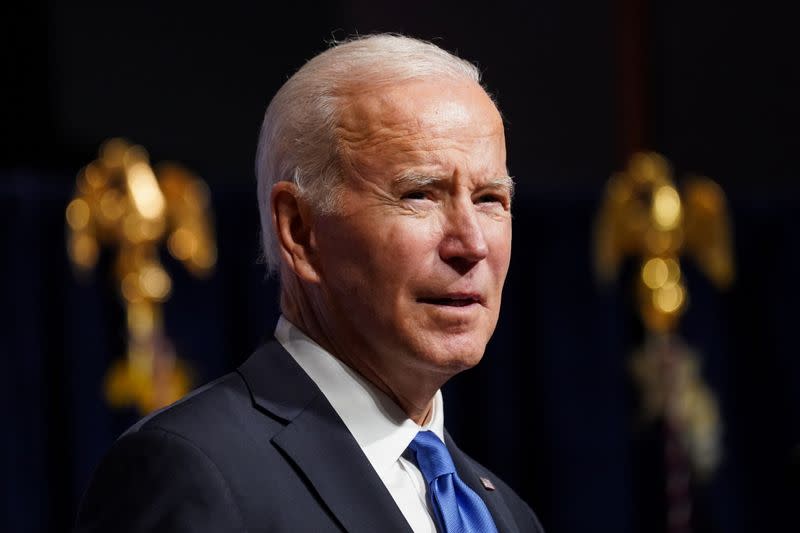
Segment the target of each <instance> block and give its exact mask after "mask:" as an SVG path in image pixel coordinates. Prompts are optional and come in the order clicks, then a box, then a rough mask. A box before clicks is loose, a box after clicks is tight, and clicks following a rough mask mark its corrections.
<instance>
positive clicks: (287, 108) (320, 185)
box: [256, 34, 480, 274]
mask: <svg viewBox="0 0 800 533" xmlns="http://www.w3.org/2000/svg"><path fill="white" fill-rule="evenodd" d="M426 78H437V79H441V78H450V79H464V80H467V81H472V82H475V83H478V84H480V72H479V71H478V69H477V68H476V67H475V65H473V64H472V63H469V62H468V61H465V60H463V59H460V58H458V57H456V56H454V55H452V54H450V53H449V52H446V51H445V50H442V49H441V48H439V47H438V46H436V45H434V44H431V43H429V42H425V41H420V40H417V39H412V38H410V37H405V36H402V35H396V34H378V35H370V36H365V37H358V38H354V39H352V40H348V41H345V42H342V43H338V44H336V45H335V46H333V47H332V48H329V49H328V50H326V51H324V52H322V53H321V54H319V55H317V56H316V57H314V58H312V59H311V60H309V61H308V62H307V63H306V64H305V65H303V66H302V67H301V68H300V70H298V71H297V72H296V73H295V74H294V75H293V76H292V77H291V78H289V80H288V81H287V82H286V83H284V84H283V86H282V87H281V88H280V90H278V92H277V93H276V94H275V97H274V98H273V99H272V101H271V102H270V104H269V107H267V111H266V113H265V115H264V122H263V124H262V126H261V135H260V137H259V139H258V152H257V155H256V177H257V182H258V209H259V212H260V214H261V234H262V244H263V247H264V259H265V262H266V264H267V269H268V272H269V273H270V274H274V273H275V272H277V270H278V267H279V264H280V260H279V253H278V241H277V236H276V235H275V229H274V228H273V227H272V210H271V206H270V194H271V191H272V187H273V185H275V183H277V182H279V181H289V182H293V183H294V184H295V185H297V188H298V190H299V191H300V194H301V195H302V196H303V197H304V198H306V199H307V200H308V201H309V202H310V203H311V205H312V206H314V208H315V209H318V210H319V211H320V212H323V213H330V212H335V210H336V208H337V203H338V194H337V193H338V190H339V187H338V186H339V184H340V183H341V179H342V172H341V165H340V161H339V156H338V145H339V143H338V139H337V138H336V133H335V131H336V127H337V124H338V120H339V110H340V109H341V107H342V105H341V102H342V100H343V99H345V98H346V97H347V95H348V93H350V94H352V92H353V91H354V90H358V89H359V88H375V87H381V86H390V85H396V84H399V83H403V82H407V81H412V80H417V79H426Z"/></svg>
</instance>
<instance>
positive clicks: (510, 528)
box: [445, 432, 519, 533]
mask: <svg viewBox="0 0 800 533" xmlns="http://www.w3.org/2000/svg"><path fill="white" fill-rule="evenodd" d="M445 444H446V445H447V449H448V451H449V452H450V455H451V456H452V458H453V464H455V466H456V470H457V471H458V476H459V477H460V478H461V480H462V481H463V482H464V483H466V484H467V485H468V486H469V488H471V489H472V490H473V491H475V493H476V494H477V495H478V496H480V497H481V499H482V500H483V501H484V502H485V503H486V507H488V508H489V512H490V513H492V518H494V524H495V526H497V531H498V532H499V533H516V532H517V531H519V530H518V529H517V527H515V525H514V524H515V522H514V519H513V516H512V515H511V511H510V510H509V509H508V506H507V505H506V502H505V501H504V500H503V496H502V495H501V494H500V491H499V490H487V489H486V487H484V486H483V483H482V482H481V480H480V476H479V475H478V472H476V471H475V469H474V468H473V466H472V465H471V464H470V460H469V458H468V457H467V455H466V454H465V453H464V452H462V451H461V450H460V449H459V448H458V446H456V445H455V443H454V442H453V439H452V438H450V435H449V434H448V433H447V432H445ZM490 481H494V480H490Z"/></svg>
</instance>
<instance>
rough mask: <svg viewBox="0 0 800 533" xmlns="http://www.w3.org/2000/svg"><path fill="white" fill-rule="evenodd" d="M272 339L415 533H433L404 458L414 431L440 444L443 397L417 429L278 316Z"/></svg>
mask: <svg viewBox="0 0 800 533" xmlns="http://www.w3.org/2000/svg"><path fill="white" fill-rule="evenodd" d="M275 338H276V339H277V340H278V342H280V343H281V345H283V347H284V348H285V349H286V351H287V352H289V354H291V356H292V357H293V358H294V360H295V361H296V362H297V364H298V365H300V367H301V368H302V369H303V370H304V371H305V372H306V374H308V375H309V377H311V379H312V380H313V381H314V383H316V384H317V386H318V387H319V389H320V390H321V391H322V393H323V394H324V395H325V397H326V398H327V399H328V401H329V402H330V404H331V405H332V406H333V408H334V410H335V411H336V412H337V413H338V415H339V416H340V417H341V419H342V421H343V422H344V424H345V426H347V429H348V430H350V433H352V434H353V437H355V439H356V442H358V445H359V446H360V447H361V450H362V451H363V452H364V455H366V457H367V460H369V462H370V464H371V465H372V468H374V469H375V472H376V473H377V474H378V477H380V478H381V481H383V484H384V485H386V488H387V489H388V490H389V493H390V494H391V495H392V498H394V501H395V502H396V503H397V506H398V507H399V508H400V511H401V512H402V513H403V516H405V518H406V520H407V521H408V523H409V525H410V526H411V529H413V530H414V531H415V533H436V525H435V524H434V522H433V518H432V516H431V512H430V509H429V506H428V503H427V499H426V491H427V487H426V484H425V480H424V478H423V477H422V473H421V472H420V471H419V469H418V468H417V466H416V465H415V464H414V463H413V462H411V461H409V460H407V459H406V458H405V457H403V452H405V450H406V448H407V447H408V445H409V444H410V443H411V441H412V440H413V439H414V437H415V436H416V434H417V432H418V431H421V430H430V431H433V432H434V433H435V434H436V435H437V436H438V437H439V438H440V439H442V441H444V410H443V404H442V393H441V391H437V392H436V395H435V396H434V398H433V408H432V411H431V416H430V418H429V420H428V423H427V424H426V425H425V426H419V425H417V423H416V422H414V421H413V420H411V419H410V418H408V416H407V415H406V414H405V412H403V411H402V410H401V409H400V408H399V407H398V406H397V405H396V404H395V403H394V402H393V401H392V400H390V399H389V397H388V396H386V394H384V393H383V392H382V391H380V390H379V389H378V388H376V387H375V386H374V385H372V383H370V382H369V381H367V380H366V379H364V378H363V377H362V376H361V375H359V374H358V373H356V372H355V371H354V370H353V369H351V368H350V367H349V366H347V365H346V364H344V363H343V362H341V361H340V360H339V359H337V358H336V357H334V356H333V355H331V354H330V353H328V352H327V351H325V350H324V349H323V348H322V347H321V346H320V345H318V344H317V343H316V342H314V341H313V340H311V339H310V338H309V337H308V336H307V335H305V334H304V333H303V332H302V331H300V330H299V329H298V328H297V327H296V326H295V325H293V324H292V323H291V322H289V321H288V320H287V319H286V318H285V317H283V316H281V317H280V319H279V320H278V325H277V326H276V327H275Z"/></svg>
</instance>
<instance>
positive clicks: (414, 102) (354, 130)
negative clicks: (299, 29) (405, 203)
mask: <svg viewBox="0 0 800 533" xmlns="http://www.w3.org/2000/svg"><path fill="white" fill-rule="evenodd" d="M338 134H339V140H340V143H341V148H342V152H343V155H344V156H345V159H347V160H350V162H352V163H353V164H354V165H358V164H369V163H370V162H375V160H379V161H380V164H381V165H383V166H391V165H392V164H393V163H396V164H398V165H401V164H409V163H419V164H426V163H431V164H434V163H436V162H438V161H441V162H444V163H446V162H447V161H449V160H451V159H453V158H455V159H463V161H464V162H470V161H472V162H476V163H477V162H479V161H478V160H480V161H482V162H483V163H484V164H486V165H491V166H497V165H498V164H500V165H501V166H503V167H504V166H505V138H504V134H503V123H502V119H501V118H500V114H499V112H498V111H497V108H496V107H495V105H494V103H493V102H492V100H491V99H490V98H489V96H488V95H487V94H486V92H485V91H484V90H483V89H482V88H481V87H480V86H479V85H478V84H477V83H474V82H471V81H460V80H459V81H453V80H443V81H414V82H407V83H403V84H400V85H398V86H393V87H381V88H371V89H365V88H362V89H361V90H359V91H353V92H352V93H351V94H349V95H348V96H347V98H346V104H345V105H344V106H343V108H342V114H341V116H340V121H339V128H338Z"/></svg>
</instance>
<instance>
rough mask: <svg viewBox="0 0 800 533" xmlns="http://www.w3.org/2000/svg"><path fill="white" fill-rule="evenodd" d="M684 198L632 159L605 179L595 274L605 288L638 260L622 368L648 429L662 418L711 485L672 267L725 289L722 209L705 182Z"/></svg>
mask: <svg viewBox="0 0 800 533" xmlns="http://www.w3.org/2000/svg"><path fill="white" fill-rule="evenodd" d="M682 192H683V194H681V193H680V192H679V190H678V189H677V187H676V186H675V184H674V182H673V180H672V172H671V169H670V167H669V164H668V163H667V161H666V160H665V159H664V158H663V157H662V156H660V155H658V154H656V153H652V152H651V153H637V154H634V155H633V157H632V158H631V160H630V162H629V164H628V168H627V169H626V170H625V171H624V172H620V173H617V174H615V175H613V176H612V177H611V179H610V180H609V182H608V183H607V185H606V190H605V196H604V200H603V204H602V206H601V208H600V211H599V213H598V217H597V222H596V226H595V270H596V272H597V274H598V277H599V278H600V280H601V281H603V282H610V281H613V280H614V279H615V278H616V277H617V276H618V275H619V270H620V266H621V263H622V261H623V259H624V258H625V257H629V256H633V257H637V258H639V259H640V261H641V262H640V265H639V269H638V275H637V279H636V297H637V304H638V311H639V315H640V317H641V319H642V322H643V324H644V326H645V329H646V331H647V340H646V341H645V344H644V346H643V347H642V348H641V350H640V351H639V352H638V353H637V354H636V356H635V357H634V358H633V360H632V363H631V370H632V373H633V376H634V379H635V380H636V382H637V384H638V385H639V388H640V389H641V390H642V394H643V407H644V414H645V416H646V417H647V418H648V419H654V418H656V417H659V416H663V417H664V418H665V420H666V422H667V423H668V424H669V425H670V426H671V427H672V428H673V429H674V430H675V431H677V432H678V433H679V435H680V437H681V441H682V443H683V446H684V449H685V451H686V453H687V454H688V456H689V458H690V460H691V463H692V466H693V467H694V470H695V471H696V472H697V473H698V474H699V475H700V476H701V477H705V476H708V475H710V474H711V473H712V472H713V471H714V469H715V468H716V466H717V465H718V463H719V461H720V459H721V431H722V430H721V420H720V416H719V409H718V406H717V401H716V398H715V396H714V394H713V391H712V390H711V389H710V388H709V387H708V385H706V384H705V382H704V381H703V378H702V375H701V373H700V363H699V359H698V357H697V355H696V354H695V353H694V352H693V351H692V350H691V349H690V348H689V347H688V346H686V344H685V343H684V342H683V341H682V340H680V339H679V338H678V336H677V334H676V333H675V331H676V329H677V325H678V320H679V319H680V317H681V315H682V314H683V312H684V311H685V309H686V306H687V302H688V295H687V292H686V286H685V284H684V282H683V277H682V273H681V266H680V257H681V256H682V255H686V254H688V255H690V256H691V257H692V258H693V260H694V261H695V263H696V264H697V266H698V267H699V268H700V270H701V271H702V272H703V273H704V274H705V275H706V276H708V278H709V279H710V280H711V281H712V282H713V283H714V284H715V285H716V286H717V287H718V288H721V289H724V288H727V287H728V286H730V284H731V283H732V282H733V279H734V267H733V251H732V240H731V230H730V222H729V219H728V213H727V202H726V200H725V195H724V193H723V192H722V189H721V188H720V187H719V185H717V184H716V183H714V182H713V181H712V180H710V179H708V178H705V177H690V178H688V179H686V180H685V181H684V183H683V191H682Z"/></svg>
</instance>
